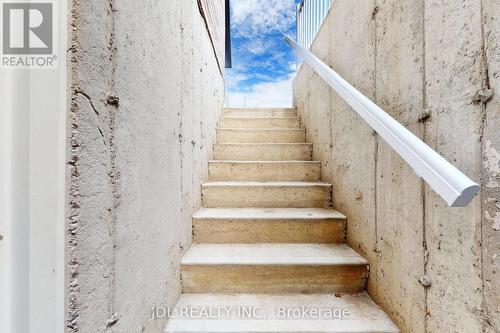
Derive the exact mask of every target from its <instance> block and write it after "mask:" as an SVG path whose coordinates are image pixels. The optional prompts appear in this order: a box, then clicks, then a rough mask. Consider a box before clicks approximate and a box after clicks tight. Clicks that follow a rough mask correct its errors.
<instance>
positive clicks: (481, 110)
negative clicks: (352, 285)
mask: <svg viewBox="0 0 500 333" xmlns="http://www.w3.org/2000/svg"><path fill="white" fill-rule="evenodd" d="M499 6H500V4H499V3H498V1H496V0H482V1H481V0H474V1H465V2H464V1H458V0H453V1H444V2H443V1H437V0H419V1H406V0H404V1H401V0H398V1H396V0H370V1H360V0H357V1H349V0H336V1H335V2H334V3H333V7H332V10H331V11H330V13H329V15H328V17H327V19H326V21H325V22H324V23H323V26H322V27H321V30H320V32H319V34H318V36H317V37H316V39H315V41H314V43H313V45H312V46H311V50H312V51H313V53H314V54H316V55H317V56H318V57H320V58H322V59H323V60H324V61H326V63H327V64H329V65H330V66H331V67H332V68H333V69H334V70H336V71H337V72H338V73H339V74H340V75H342V76H343V77H344V78H345V79H347V80H348V81H349V82H350V83H351V84H353V85H354V86H355V87H356V88H358V89H359V90H360V91H362V92H363V93H364V94H365V95H367V96H368V97H370V98H371V99H372V100H374V101H375V102H376V103H377V104H378V105H379V106H381V107H382V108H383V109H384V110H386V111H387V112H388V113H389V114H391V115H392V116H393V117H395V118H396V119H397V120H398V121H400V122H401V123H402V124H404V125H405V126H407V127H408V128H409V129H410V130H411V131H412V132H413V133H414V134H416V135H417V136H419V137H420V138H422V139H423V140H424V141H426V142H427V143H428V144H429V145H430V146H431V147H433V148H434V149H436V150H437V151H438V152H439V153H440V154H442V155H443V156H445V157H446V158H447V159H448V160H450V161H451V162H452V163H454V164H455V165H456V166H457V167H458V168H460V169H461V170H463V171H464V172H465V173H466V174H467V175H469V176H470V177H472V178H473V179H474V180H476V181H478V182H481V185H482V191H481V195H480V196H478V197H477V198H476V199H475V200H474V201H473V202H472V203H471V204H470V205H469V207H467V208H460V209H457V208H453V209H452V208H449V207H447V206H446V204H445V203H444V202H443V201H442V199H441V198H440V197H439V196H437V195H436V194H435V193H434V192H433V191H432V190H431V189H430V188H429V187H428V186H427V185H426V184H425V183H423V182H421V180H420V179H419V178H418V177H417V176H416V175H415V173H414V172H413V170H412V169H411V167H409V166H408V165H407V164H406V163H405V162H404V161H403V160H402V159H401V158H400V157H399V155H397V153H395V152H394V151H393V150H392V148H390V147H389V146H388V145H387V144H386V143H385V142H384V141H383V139H381V138H379V137H378V136H377V135H376V133H374V132H373V130H371V128H370V127H368V125H366V123H365V122H364V121H363V120H362V119H360V117H358V116H357V115H356V114H355V112H354V111H353V110H352V109H351V108H350V107H349V106H347V105H346V104H345V102H344V101H343V100H342V98H340V97H339V96H338V95H337V94H336V93H335V92H333V91H332V90H331V89H327V88H326V87H325V84H324V82H323V81H322V79H321V78H319V77H318V76H317V75H316V74H314V72H313V71H312V70H311V68H310V67H309V66H308V65H303V66H302V67H301V69H300V71H299V73H298V75H297V77H296V79H295V81H294V103H295V106H297V107H298V110H299V113H300V115H301V116H302V118H303V120H304V123H305V126H306V127H307V132H308V140H310V141H311V142H313V143H314V144H315V151H314V158H315V159H318V160H321V161H322V178H323V179H324V180H328V181H331V182H332V183H333V184H334V199H333V201H334V206H335V208H337V209H338V210H340V211H341V212H342V213H344V214H346V215H347V216H348V219H349V220H348V242H349V243H350V245H351V246H352V247H353V248H355V249H356V250H357V251H358V252H359V253H361V254H363V255H364V256H365V257H366V258H367V259H369V261H370V264H371V268H370V280H369V292H370V294H371V295H372V297H373V298H374V299H375V300H376V301H377V303H378V304H380V305H381V307H382V308H383V309H384V310H385V311H386V312H387V313H388V314H389V315H390V316H391V317H392V318H393V319H394V321H395V322H396V323H397V324H398V326H399V327H400V328H401V329H402V331H403V332H436V333H446V332H489V333H490V332H500V322H499V320H498V318H500V316H499V309H500V290H499V289H500V276H499V275H498V274H499V273H498V272H499V262H500V260H499V257H498V255H499V252H500V204H499V202H498V201H499V199H500V131H499V128H500V116H499V113H498V110H499V109H500V22H499V21H500V20H499V18H498V15H496V13H498V12H499V11H500V7H499ZM325 96H329V97H328V98H325Z"/></svg>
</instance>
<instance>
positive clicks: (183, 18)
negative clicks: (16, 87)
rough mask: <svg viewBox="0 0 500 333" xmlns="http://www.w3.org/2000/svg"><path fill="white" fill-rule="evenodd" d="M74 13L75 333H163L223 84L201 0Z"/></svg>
mask: <svg viewBox="0 0 500 333" xmlns="http://www.w3.org/2000/svg"><path fill="white" fill-rule="evenodd" d="M71 5H72V8H71V13H70V15H71V17H70V22H71V25H72V26H71V28H72V30H70V31H72V33H71V36H70V38H71V41H70V43H71V44H70V45H71V48H70V50H69V52H70V62H69V64H68V66H69V67H68V72H69V75H70V78H69V82H70V86H69V88H68V89H69V91H68V99H69V105H70V111H69V119H68V122H69V124H68V128H69V129H70V131H69V137H68V145H69V151H68V170H69V171H68V184H69V189H68V243H67V250H66V253H67V261H68V267H69V268H68V276H67V281H68V286H67V312H68V313H67V326H68V332H81V333H87V332H89V333H90V332H92V333H95V332H130V333H134V332H162V329H163V325H164V320H153V321H151V320H150V316H151V308H152V307H153V306H160V305H170V306H172V305H173V304H174V303H175V302H176V300H177V298H178V295H179V293H180V277H179V260H180V257H181V254H182V252H183V249H186V248H187V247H188V246H189V242H190V241H191V214H192V213H193V211H194V210H196V209H197V208H198V207H199V206H200V189H201V186H200V183H201V181H202V180H203V179H204V178H206V176H207V162H208V159H209V157H210V156H211V150H212V143H213V141H214V138H215V128H216V121H217V119H218V113H219V111H220V109H221V107H222V103H223V99H224V96H223V94H224V90H223V89H224V88H223V78H222V76H221V74H220V71H219V68H218V66H217V62H216V59H215V56H214V51H213V48H212V45H211V43H210V39H209V36H208V34H207V31H206V27H205V23H204V21H203V19H202V17H201V15H200V13H199V10H198V4H197V2H196V1H194V0H193V1H184V0H182V1H181V0H175V1H131V0H109V1H98V0H89V1H77V0H74V1H72V3H71ZM222 19H223V18H222Z"/></svg>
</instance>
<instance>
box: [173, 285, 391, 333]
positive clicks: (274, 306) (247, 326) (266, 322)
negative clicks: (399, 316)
mask: <svg viewBox="0 0 500 333" xmlns="http://www.w3.org/2000/svg"><path fill="white" fill-rule="evenodd" d="M185 309H193V310H195V311H198V312H195V313H199V312H200V310H202V309H212V310H213V312H212V313H211V316H199V315H196V314H194V315H192V316H190V315H185V314H186V311H185ZM217 309H219V310H220V311H218V310H217ZM183 310H184V313H183ZM305 310H313V311H314V310H317V311H316V312H314V313H313V312H309V313H307V312H305ZM320 311H321V312H322V313H321V314H320ZM171 312H172V318H171V319H170V320H169V322H168V323H167V327H166V330H165V332H168V333H213V332H220V333H240V332H241V333H243V332H245V333H271V332H286V333H368V332H372V333H373V332H376V333H398V332H399V330H398V328H397V327H396V326H395V325H394V324H393V322H392V321H391V320H390V319H389V317H388V316H387V315H386V314H385V313H384V312H383V311H382V310H381V309H380V308H379V307H378V306H377V305H376V304H375V303H374V302H373V301H372V299H371V298H370V296H369V295H368V293H366V292H363V293H357V294H337V295H335V294H316V295H301V294H287V295H262V294H242V295H228V294H218V295H215V294H184V295H182V296H181V297H180V299H179V302H178V303H177V306H176V307H175V309H173V310H172V311H171ZM332 314H334V315H332Z"/></svg>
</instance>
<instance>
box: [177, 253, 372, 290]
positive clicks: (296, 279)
mask: <svg viewBox="0 0 500 333" xmlns="http://www.w3.org/2000/svg"><path fill="white" fill-rule="evenodd" d="M181 274H182V286H183V291H184V293H274V294H280V293H281V294H283V293H341V292H359V291H363V290H364V289H365V287H366V281H367V279H368V262H367V261H366V260H365V259H364V258H363V257H361V256H360V255H359V254H357V253H356V252H355V251H354V250H352V249H351V248H350V247H349V246H347V245H345V244H340V245H330V244H193V245H192V246H191V248H190V249H189V250H188V251H187V252H186V254H185V255H184V257H183V258H182V260H181Z"/></svg>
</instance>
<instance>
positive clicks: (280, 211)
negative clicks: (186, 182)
mask: <svg viewBox="0 0 500 333" xmlns="http://www.w3.org/2000/svg"><path fill="white" fill-rule="evenodd" d="M193 218H194V219H211V220H217V219H239V220H245V219H249V220H255V219H259V220H277V219H283V220H284V219H288V220H291V219H297V220H299V219H300V220H318V219H337V220H338V219H345V218H346V217H345V216H344V215H343V214H341V213H339V212H338V211H336V210H334V209H327V208H201V209H200V210H198V211H197V212H196V213H195V214H194V215H193Z"/></svg>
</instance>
